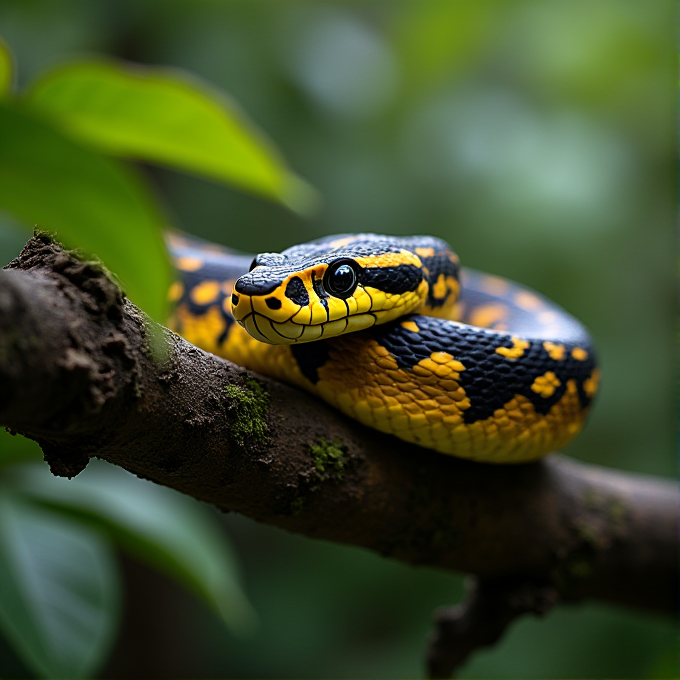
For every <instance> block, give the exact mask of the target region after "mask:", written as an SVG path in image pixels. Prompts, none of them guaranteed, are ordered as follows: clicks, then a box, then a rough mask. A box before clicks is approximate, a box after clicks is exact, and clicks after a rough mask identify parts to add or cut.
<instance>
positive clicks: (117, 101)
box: [26, 61, 316, 214]
mask: <svg viewBox="0 0 680 680" xmlns="http://www.w3.org/2000/svg"><path fill="white" fill-rule="evenodd" d="M26 101H27V103H28V104H29V106H30V107H31V108H32V109H33V110H34V111H36V112H39V113H40V114H43V115H47V116H49V117H50V118H51V119H53V120H54V121H55V122H56V123H57V124H58V125H59V126H60V127H61V129H63V130H64V131H65V132H68V133H69V134H70V135H72V136H74V137H76V138H78V139H81V140H82V141H85V142H87V143H89V144H92V145H94V146H95V147H96V148H98V149H100V150H102V151H104V152H107V153H111V154H116V155H120V156H126V157H130V158H135V159H139V160H143V161H149V162H152V163H161V164H165V165H169V166H171V167H174V168H177V169H180V170H185V171H188V172H194V173H197V174H199V175H203V176H205V177H209V178H211V179H214V180H218V181H221V182H226V183H227V184H230V185H235V186H238V187H240V188H242V189H246V190H249V191H252V192H255V193H257V194H260V195H262V196H266V197H267V198H270V199H275V200H277V201H280V202H282V203H284V204H285V205H287V206H288V207H290V208H292V209H293V210H296V211H297V212H299V213H303V214H306V213H309V212H310V211H311V210H313V208H314V204H315V203H316V192H315V191H314V189H312V188H311V187H310V186H309V185H308V184H307V183H306V182H304V181H303V180H302V179H300V178H299V177H297V176H296V175H294V174H293V173H292V172H291V171H290V170H288V169H287V168H286V166H285V164H284V162H283V160H282V159H281V158H280V156H279V154H278V153H277V152H276V151H275V149H274V148H273V146H272V145H271V144H270V143H269V142H267V141H265V139H264V138H263V136H262V135H261V133H259V132H257V131H256V130H255V128H254V126H253V125H252V124H251V123H249V122H248V121H247V120H246V118H245V116H244V115H243V114H242V113H241V112H240V111H239V110H238V107H236V106H235V105H234V104H233V103H232V102H231V101H229V99H228V98H227V97H226V96H225V95H224V94H222V93H220V92H219V91H217V90H216V89H213V88H211V87H210V86H208V85H207V84H206V83H203V82H201V81H200V80H199V79H197V78H195V77H191V76H189V75H188V74H185V73H182V72H180V71H173V70H170V69H160V68H151V67H141V66H132V65H126V64H117V63H114V62H104V61H81V62H76V63H73V64H69V65H66V66H62V67H60V68H57V69H55V70H54V71H52V72H51V73H49V74H48V75H46V76H44V77H42V78H40V79H39V80H38V81H37V82H36V83H34V85H33V86H32V87H31V88H30V90H29V92H28V94H27V98H26Z"/></svg>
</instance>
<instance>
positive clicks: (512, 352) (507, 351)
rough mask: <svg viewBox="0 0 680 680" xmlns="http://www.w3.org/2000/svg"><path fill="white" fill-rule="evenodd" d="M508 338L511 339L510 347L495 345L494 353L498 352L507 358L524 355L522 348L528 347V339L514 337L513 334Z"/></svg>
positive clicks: (517, 357)
mask: <svg viewBox="0 0 680 680" xmlns="http://www.w3.org/2000/svg"><path fill="white" fill-rule="evenodd" d="M510 340H511V341H512V347H497V348H496V354H500V355H501V356H504V357H506V358H507V359H519V358H520V357H522V356H524V350H525V349H528V347H529V341H528V340H522V339H521V338H516V337H515V336H514V335H513V336H512V338H510Z"/></svg>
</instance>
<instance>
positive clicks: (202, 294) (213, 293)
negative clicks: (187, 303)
mask: <svg viewBox="0 0 680 680" xmlns="http://www.w3.org/2000/svg"><path fill="white" fill-rule="evenodd" d="M220 288H221V286H220V282H219V281H202V282H201V283H199V284H198V285H197V286H195V287H194V288H193V289H192V290H191V291H190V292H189V295H190V297H191V299H192V301H193V302H195V303H196V304H197V305H209V304H210V303H211V302H215V300H217V296H218V295H219V294H220Z"/></svg>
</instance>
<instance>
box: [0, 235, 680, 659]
mask: <svg viewBox="0 0 680 680" xmlns="http://www.w3.org/2000/svg"><path fill="white" fill-rule="evenodd" d="M0 423H2V424H3V425H5V426H7V427H9V428H11V430H13V431H16V432H19V433H21V434H24V435H25V436H27V437H29V438H31V439H35V440H36V441H38V442H39V443H40V445H41V446H42V448H43V451H44V453H45V459H46V460H47V462H48V463H49V464H50V467H51V469H52V471H53V472H54V473H55V474H58V475H66V476H73V475H75V474H77V473H78V472H79V471H80V470H82V469H83V468H84V467H85V465H86V464H87V461H88V459H89V457H90V456H97V457H100V458H103V459H105V460H107V461H109V462H111V463H114V464H116V465H120V466H121V467H123V468H125V469H127V470H129V471H131V472H133V473H135V474H137V475H139V476H141V477H145V478H148V479H151V480H153V481H155V482H157V483H159V484H163V485H165V486H170V487H172V488H175V489H177V490H179V491H182V492H184V493H187V494H189V495H191V496H194V497H195V498H198V499H200V500H203V501H206V502H208V503H212V504H214V505H216V506H217V507H219V508H221V509H223V510H230V511H236V512H240V513H242V514H244V515H247V516H249V517H252V518H254V519H256V520H259V521H261V522H265V523H267V524H272V525H276V526H279V527H282V528H285V529H288V530H290V531H295V532H299V533H303V534H306V535H308V536H314V537H318V538H323V539H326V540H331V541H336V542H339V543H346V544H350V545H357V546H363V547H366V548H369V549H371V550H373V551H376V552H378V553H380V554H382V555H385V556H389V557H392V558H395V559H398V560H401V561H404V562H407V563H410V564H419V565H428V566H431V567H435V568H440V569H447V570H456V571H463V572H467V573H471V574H475V575H477V576H478V577H479V578H480V579H481V582H482V583H484V584H485V588H486V590H485V591H484V592H485V593H486V592H492V591H493V588H495V587H496V586H493V587H492V586H491V585H489V584H500V585H499V586H498V588H500V590H502V591H503V593H507V592H508V588H510V589H511V590H512V588H516V587H519V586H518V584H522V586H521V587H526V584H533V587H534V589H538V591H537V592H545V589H546V588H547V589H548V590H551V589H552V591H554V592H556V593H559V595H560V597H561V599H562V600H564V601H573V600H577V599H580V598H586V597H588V598H597V599H600V600H604V601H608V602H615V603H619V604H623V605H628V606H633V607H639V608H644V609H648V610H653V611H657V612H663V613H672V612H674V611H675V608H676V603H677V598H676V593H677V574H678V538H677V537H678V494H677V492H676V489H675V485H673V484H671V483H669V482H668V481H665V480H661V479H652V478H646V477H643V476H640V475H631V474H626V473H623V472H617V471H614V470H608V469H603V468H599V467H596V466H591V465H585V464H581V463H578V462H575V461H572V460H569V459H566V458H563V457H561V456H559V455H551V456H549V457H548V458H546V459H544V460H542V461H539V462H536V463H531V464H525V465H515V466H493V465H484V464H480V463H473V462H467V461H464V460H458V459H455V458H451V457H447V456H443V455H441V454H438V453H434V452H430V451H427V450H424V449H421V448H418V447H416V446H413V445H409V444H407V443H405V442H402V441H400V440H397V439H395V438H392V437H389V436H387V435H383V434H380V433H378V432H375V431H373V430H370V429H368V428H365V427H363V426H362V425H360V424H358V423H356V422H353V421H351V420H349V419H347V418H345V417H344V416H343V415H341V414H340V413H338V412H336V411H334V410H333V409H331V408H329V407H327V406H325V405H324V404H321V403H319V402H318V401H317V400H316V399H313V398H312V397H310V396H308V395H306V394H304V393H302V392H300V391H298V390H295V389H292V388H290V387H287V386H285V385H282V384H280V383H277V382H274V381H272V380H268V379H267V378H264V377H262V376H259V375H256V374H254V373H251V372H249V371H247V370H245V369H243V368H240V367H238V366H236V365H234V364H231V363H230V362H227V361H224V360H222V359H219V358H218V357H216V356H213V355H212V354H208V353H206V352H204V351H202V350H200V349H197V348H196V347H194V346H193V345H190V344H189V343H187V342H186V341H184V340H183V339H182V338H180V337H178V336H177V335H175V334H173V333H171V332H170V331H168V330H167V329H164V328H162V327H160V326H157V325H156V324H154V323H153V322H152V321H150V320H149V319H148V317H146V315H145V314H144V313H143V312H141V311H140V310H139V309H137V308H136V307H135V306H134V305H133V304H132V303H130V302H129V301H128V300H126V299H124V297H123V296H122V295H121V293H120V291H119V289H118V287H117V286H116V285H115V283H113V282H112V281H111V280H110V279H109V278H108V277H107V276H106V274H105V273H104V272H103V271H102V269H101V268H100V267H99V266H97V265H96V264H93V263H88V262H83V261H80V260H78V259H76V258H75V257H74V256H73V255H72V254H71V253H68V252H66V251H64V250H63V249H62V248H61V247H60V246H59V245H58V244H55V243H53V242H52V241H51V240H50V239H49V238H48V237H46V236H41V235H39V236H37V237H34V238H33V239H31V240H30V241H29V242H28V244H27V245H26V248H25V249H24V251H23V252H22V254H21V255H20V257H19V258H17V259H16V260H14V261H13V262H12V263H10V264H9V265H8V267H7V268H6V269H5V270H3V271H1V272H0ZM503 598H505V600H504V601H505V602H506V603H507V601H508V600H507V597H506V595H505V594H504V595H503V597H502V598H501V599H503ZM472 599H473V600H475V601H477V600H479V593H477V595H476V596H474V597H473V598H472ZM487 600H488V598H487V599H485V602H486V601H487ZM499 601H500V600H499ZM475 606H476V607H477V609H479V607H478V605H475ZM485 606H486V605H485ZM528 608H529V609H532V607H531V606H529V607H528ZM493 609H494V608H493V607H491V608H490V609H489V608H488V607H487V608H486V611H491V610H493ZM516 609H517V607H515V609H514V610H513V611H515V610H516ZM520 609H521V607H520ZM468 610H469V611H472V610H470V609H469V607H468ZM496 610H497V613H496V614H494V615H493V616H494V617H495V618H496V619H497V621H498V622H500V623H502V622H503V621H505V620H506V619H508V609H507V607H505V608H504V607H503V606H501V607H500V608H499V607H496ZM498 612H500V613H498ZM472 613H473V614H474V612H472ZM489 616H491V615H487V616H486V619H487V620H488V617H489ZM492 618H493V617H492ZM510 618H512V616H511V617H510ZM492 627H493V626H492ZM502 627H503V626H502V625H501V629H502ZM484 637H485V636H484V635H482V638H484ZM486 637H488V636H486ZM473 646H474V645H473Z"/></svg>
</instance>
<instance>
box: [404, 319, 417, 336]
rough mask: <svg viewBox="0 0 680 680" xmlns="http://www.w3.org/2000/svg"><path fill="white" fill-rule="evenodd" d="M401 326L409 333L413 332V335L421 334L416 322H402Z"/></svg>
mask: <svg viewBox="0 0 680 680" xmlns="http://www.w3.org/2000/svg"><path fill="white" fill-rule="evenodd" d="M400 325H401V327H402V328H405V329H406V330H407V331H411V332H412V333H419V332H420V328H418V324H417V323H416V322H415V321H402V322H401V324H400Z"/></svg>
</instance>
